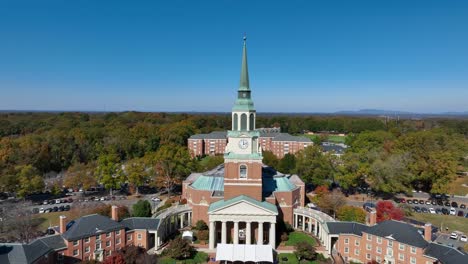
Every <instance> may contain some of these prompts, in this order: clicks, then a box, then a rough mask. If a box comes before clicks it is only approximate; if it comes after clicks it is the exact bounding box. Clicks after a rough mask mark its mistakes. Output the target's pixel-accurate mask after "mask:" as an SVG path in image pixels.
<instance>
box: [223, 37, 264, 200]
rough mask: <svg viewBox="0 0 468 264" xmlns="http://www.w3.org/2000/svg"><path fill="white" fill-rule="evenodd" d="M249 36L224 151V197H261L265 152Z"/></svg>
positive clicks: (244, 48) (257, 198) (258, 198)
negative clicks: (258, 121) (258, 127)
mask: <svg viewBox="0 0 468 264" xmlns="http://www.w3.org/2000/svg"><path fill="white" fill-rule="evenodd" d="M246 40H247V38H246V37H245V36H244V46H243V50H242V66H241V78H240V85H239V90H238V91H237V100H236V102H235V104H234V107H233V108H232V130H230V131H228V144H227V146H226V150H225V153H224V167H225V170H224V199H225V200H227V199H230V198H234V197H236V196H239V195H247V196H250V197H252V198H254V199H256V200H258V201H261V200H262V158H263V157H262V152H261V149H260V145H259V142H258V138H259V136H260V134H259V132H258V131H256V130H255V115H256V111H255V108H254V103H253V101H252V98H251V91H250V87H249V72H248V67H247V46H246Z"/></svg>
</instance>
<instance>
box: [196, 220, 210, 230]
mask: <svg viewBox="0 0 468 264" xmlns="http://www.w3.org/2000/svg"><path fill="white" fill-rule="evenodd" d="M195 229H196V230H208V226H207V225H206V223H205V221H203V220H198V221H197V223H196V224H195Z"/></svg>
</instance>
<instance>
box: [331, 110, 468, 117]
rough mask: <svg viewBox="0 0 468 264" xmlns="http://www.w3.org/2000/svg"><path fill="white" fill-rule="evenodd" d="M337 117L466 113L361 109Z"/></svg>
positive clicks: (344, 112)
mask: <svg viewBox="0 0 468 264" xmlns="http://www.w3.org/2000/svg"><path fill="white" fill-rule="evenodd" d="M334 114H337V115H369V116H401V117H403V116H404V117H408V116H412V117H422V116H424V117H428V116H468V111H464V112H443V113H416V112H407V111H397V110H382V109H361V110H357V111H352V110H345V111H338V112H335V113H334Z"/></svg>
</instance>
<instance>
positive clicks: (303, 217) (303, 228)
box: [302, 215, 306, 231]
mask: <svg viewBox="0 0 468 264" xmlns="http://www.w3.org/2000/svg"><path fill="white" fill-rule="evenodd" d="M305 218H306V217H305V215H303V216H302V231H305Z"/></svg>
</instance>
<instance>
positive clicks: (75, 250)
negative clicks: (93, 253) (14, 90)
mask: <svg viewBox="0 0 468 264" xmlns="http://www.w3.org/2000/svg"><path fill="white" fill-rule="evenodd" d="M75 252H76V253H75ZM79 255H80V250H79V249H74V250H73V256H74V257H76V256H79Z"/></svg>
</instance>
